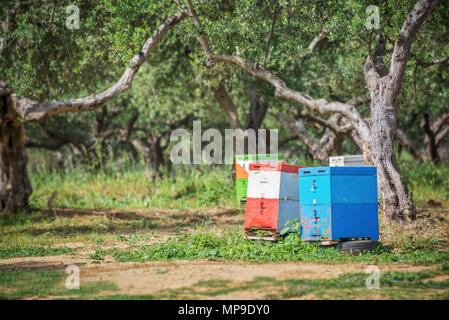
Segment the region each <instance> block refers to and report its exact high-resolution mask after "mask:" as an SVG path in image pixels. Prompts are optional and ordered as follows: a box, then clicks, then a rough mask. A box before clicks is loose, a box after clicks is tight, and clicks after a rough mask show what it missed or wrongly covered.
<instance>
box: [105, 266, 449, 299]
mask: <svg viewBox="0 0 449 320" xmlns="http://www.w3.org/2000/svg"><path fill="white" fill-rule="evenodd" d="M441 274H443V272H442V271H440V270H434V271H429V272H397V271H393V272H382V273H380V275H379V289H368V288H367V286H366V282H367V274H366V273H346V274H343V275H341V276H339V277H337V278H330V279H290V278H289V279H284V280H276V279H275V278H271V277H256V278H254V279H253V280H250V281H245V282H234V281H230V280H209V281H199V282H197V283H195V284H193V285H192V286H188V287H181V288H177V289H168V290H161V291H159V292H156V293H154V294H152V295H123V294H122V295H110V296H103V297H101V299H204V298H216V297H220V296H226V295H229V294H232V293H236V292H245V291H249V290H252V291H259V292H260V293H261V296H262V297H263V299H289V298H302V297H306V296H307V297H309V298H310V297H311V296H312V297H315V298H320V299H353V298H361V297H362V298H365V299H367V298H372V299H379V298H387V299H398V298H400V299H426V298H427V299H449V279H445V280H439V281H435V280H433V279H432V278H434V277H436V276H438V275H441ZM270 292H271V293H270Z"/></svg>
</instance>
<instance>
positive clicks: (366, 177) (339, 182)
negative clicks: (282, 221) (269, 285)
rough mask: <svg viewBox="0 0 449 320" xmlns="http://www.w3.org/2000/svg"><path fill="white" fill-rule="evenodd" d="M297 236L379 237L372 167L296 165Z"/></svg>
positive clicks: (331, 238) (374, 238)
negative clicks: (298, 217)
mask: <svg viewBox="0 0 449 320" xmlns="http://www.w3.org/2000/svg"><path fill="white" fill-rule="evenodd" d="M299 194H300V199H299V202H300V206H299V207H300V217H301V239H303V240H306V241H310V240H312V241H313V240H342V239H345V238H370V239H371V240H378V239H379V220H378V207H377V175H376V168H375V167H317V168H307V169H299Z"/></svg>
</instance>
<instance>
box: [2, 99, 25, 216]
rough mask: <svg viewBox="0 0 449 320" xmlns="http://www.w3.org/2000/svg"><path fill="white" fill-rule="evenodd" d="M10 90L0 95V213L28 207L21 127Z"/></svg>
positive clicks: (3, 213)
mask: <svg viewBox="0 0 449 320" xmlns="http://www.w3.org/2000/svg"><path fill="white" fill-rule="evenodd" d="M12 103H13V102H12V98H11V94H8V95H3V96H1V95H0V216H3V215H5V214H8V213H11V212H17V211H18V210H21V209H28V208H29V196H30V195H31V183H30V180H29V179H28V174H27V171H26V165H27V161H28V159H27V156H26V153H25V129H24V126H23V122H22V121H21V120H20V118H19V116H18V114H17V113H16V112H15V111H14V108H13V105H12Z"/></svg>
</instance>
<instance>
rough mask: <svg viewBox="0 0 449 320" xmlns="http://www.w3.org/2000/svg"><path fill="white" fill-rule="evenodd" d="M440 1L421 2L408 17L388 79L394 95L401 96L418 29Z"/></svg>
mask: <svg viewBox="0 0 449 320" xmlns="http://www.w3.org/2000/svg"><path fill="white" fill-rule="evenodd" d="M438 3H439V0H419V1H418V2H417V3H416V4H415V6H414V8H413V10H412V11H411V12H410V13H409V15H408V16H407V18H406V20H405V22H404V24H403V26H402V29H401V31H400V32H399V35H398V38H397V40H396V42H395V44H394V49H393V55H392V58H391V64H390V71H389V74H388V77H389V78H390V83H391V87H392V94H393V95H397V94H399V90H400V88H401V85H402V79H403V78H404V73H405V67H406V65H407V61H408V58H409V56H410V49H411V46H412V43H413V41H414V39H415V35H416V33H417V32H418V29H419V28H420V27H421V25H422V24H423V22H424V20H425V19H426V18H427V17H428V16H429V15H430V14H432V12H433V10H434V9H435V7H436V6H437V5H438Z"/></svg>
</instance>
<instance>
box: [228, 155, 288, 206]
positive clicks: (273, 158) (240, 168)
mask: <svg viewBox="0 0 449 320" xmlns="http://www.w3.org/2000/svg"><path fill="white" fill-rule="evenodd" d="M282 159H284V156H283V155H282V154H238V155H236V156H235V185H236V195H237V200H238V201H245V200H246V191H247V186H248V172H249V165H250V164H251V163H278V162H279V161H282Z"/></svg>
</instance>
